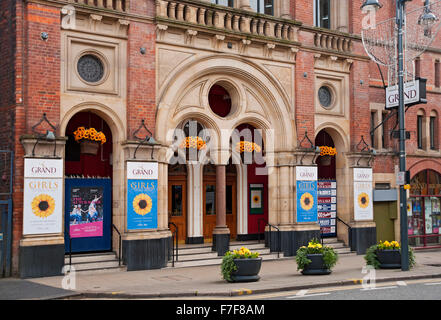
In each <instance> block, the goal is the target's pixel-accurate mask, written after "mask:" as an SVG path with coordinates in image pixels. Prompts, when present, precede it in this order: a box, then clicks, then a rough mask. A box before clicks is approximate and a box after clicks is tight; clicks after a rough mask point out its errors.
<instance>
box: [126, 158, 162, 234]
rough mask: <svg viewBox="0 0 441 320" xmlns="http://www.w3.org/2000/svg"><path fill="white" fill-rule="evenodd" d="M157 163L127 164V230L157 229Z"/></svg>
mask: <svg viewBox="0 0 441 320" xmlns="http://www.w3.org/2000/svg"><path fill="white" fill-rule="evenodd" d="M158 169H159V167H158V163H157V162H127V230H145V229H157V228H158V171H159V170H158Z"/></svg>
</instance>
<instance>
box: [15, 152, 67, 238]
mask: <svg viewBox="0 0 441 320" xmlns="http://www.w3.org/2000/svg"><path fill="white" fill-rule="evenodd" d="M24 174H25V176H24V178H25V179H24V188H23V189H24V190H23V191H24V195H23V234H24V235H37V234H50V233H61V232H62V222H63V176H64V173H63V160H62V159H41V158H26V159H25V161H24Z"/></svg>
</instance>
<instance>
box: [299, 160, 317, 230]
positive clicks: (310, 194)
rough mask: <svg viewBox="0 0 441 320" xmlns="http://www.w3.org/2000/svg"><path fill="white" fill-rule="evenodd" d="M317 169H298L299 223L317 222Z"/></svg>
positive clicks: (300, 167) (301, 167)
mask: <svg viewBox="0 0 441 320" xmlns="http://www.w3.org/2000/svg"><path fill="white" fill-rule="evenodd" d="M317 176H318V169H317V167H306V166H305V167H303V166H298V167H296V181H297V182H296V207H297V222H317V219H318V217H317V207H318V202H317Z"/></svg>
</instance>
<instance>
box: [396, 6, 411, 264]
mask: <svg viewBox="0 0 441 320" xmlns="http://www.w3.org/2000/svg"><path fill="white" fill-rule="evenodd" d="M406 1H408V0H396V6H397V21H396V22H397V27H398V91H399V106H398V121H399V132H400V138H399V144H400V151H399V165H400V172H405V171H406V128H405V109H404V78H403V72H404V57H403V55H404V49H403V25H404V8H405V3H406ZM406 205H407V197H406V190H405V189H404V185H400V232H401V270H402V271H408V270H409V251H408V250H409V249H408V235H407V206H406Z"/></svg>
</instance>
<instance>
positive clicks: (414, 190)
mask: <svg viewBox="0 0 441 320" xmlns="http://www.w3.org/2000/svg"><path fill="white" fill-rule="evenodd" d="M410 185H411V189H410V198H409V200H408V203H407V218H408V234H409V244H410V245H412V246H416V247H436V246H441V233H440V231H441V206H440V202H441V175H440V174H438V173H437V172H435V171H433V170H424V171H421V172H420V173H418V174H417V175H415V177H413V179H412V181H411V183H410Z"/></svg>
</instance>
